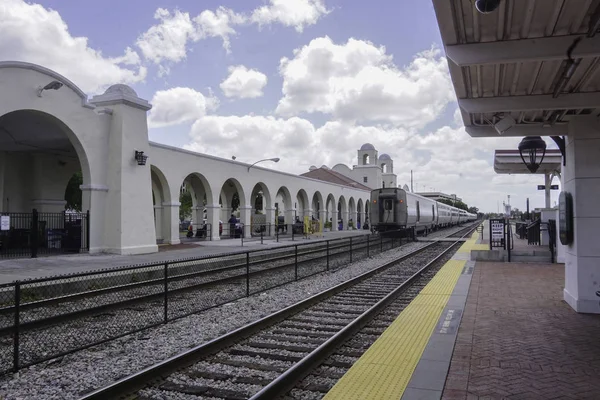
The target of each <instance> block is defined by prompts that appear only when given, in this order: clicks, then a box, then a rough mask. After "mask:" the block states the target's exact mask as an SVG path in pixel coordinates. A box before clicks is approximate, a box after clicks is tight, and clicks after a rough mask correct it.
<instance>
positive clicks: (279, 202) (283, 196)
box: [275, 186, 294, 224]
mask: <svg viewBox="0 0 600 400" xmlns="http://www.w3.org/2000/svg"><path fill="white" fill-rule="evenodd" d="M275 214H276V218H279V217H284V218H283V222H284V223H285V224H291V223H292V222H293V221H294V208H293V204H292V195H291V193H290V190H289V189H288V188H287V187H285V186H281V187H280V188H279V189H278V190H277V195H276V196H275ZM279 222H281V218H279V220H278V223H279Z"/></svg>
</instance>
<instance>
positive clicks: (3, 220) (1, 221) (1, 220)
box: [0, 215, 10, 231]
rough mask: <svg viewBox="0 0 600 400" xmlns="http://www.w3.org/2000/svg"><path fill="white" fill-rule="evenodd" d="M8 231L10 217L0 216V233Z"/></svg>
mask: <svg viewBox="0 0 600 400" xmlns="http://www.w3.org/2000/svg"><path fill="white" fill-rule="evenodd" d="M9 230H10V215H1V216H0V231H9Z"/></svg>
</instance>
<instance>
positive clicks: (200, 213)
mask: <svg viewBox="0 0 600 400" xmlns="http://www.w3.org/2000/svg"><path fill="white" fill-rule="evenodd" d="M192 210H193V211H192V212H193V214H192V219H193V220H194V234H196V229H198V228H200V227H201V226H202V221H203V220H204V206H198V207H194V208H193V209H192Z"/></svg>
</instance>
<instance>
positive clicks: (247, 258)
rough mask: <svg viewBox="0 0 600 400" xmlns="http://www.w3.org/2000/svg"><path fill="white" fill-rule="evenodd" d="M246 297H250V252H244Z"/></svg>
mask: <svg viewBox="0 0 600 400" xmlns="http://www.w3.org/2000/svg"><path fill="white" fill-rule="evenodd" d="M246 296H250V252H249V251H247V252H246Z"/></svg>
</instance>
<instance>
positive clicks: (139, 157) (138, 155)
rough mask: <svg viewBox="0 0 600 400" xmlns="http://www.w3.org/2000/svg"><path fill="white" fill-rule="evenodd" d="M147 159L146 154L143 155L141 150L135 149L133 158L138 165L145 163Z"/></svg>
mask: <svg viewBox="0 0 600 400" xmlns="http://www.w3.org/2000/svg"><path fill="white" fill-rule="evenodd" d="M147 159H148V156H145V155H144V152H143V151H137V150H136V151H135V160H136V161H137V163H138V165H146V160H147Z"/></svg>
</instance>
